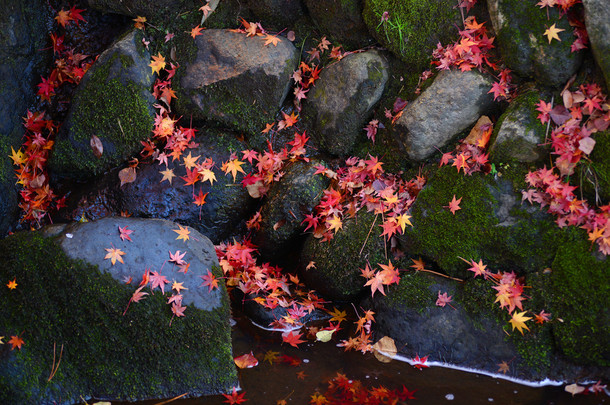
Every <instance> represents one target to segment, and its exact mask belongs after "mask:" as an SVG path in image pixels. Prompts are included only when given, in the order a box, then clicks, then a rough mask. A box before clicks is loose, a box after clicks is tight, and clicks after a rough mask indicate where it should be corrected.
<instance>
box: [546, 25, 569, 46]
mask: <svg viewBox="0 0 610 405" xmlns="http://www.w3.org/2000/svg"><path fill="white" fill-rule="evenodd" d="M561 31H565V30H564V29H562V28H557V27H555V24H553V25H551V26H550V27H549V28H547V30H546V31H544V34H542V35H546V37H547V38H548V39H549V44H550V43H551V41H552V40H553V39H556V40H558V41H560V42H561V39H559V35H557V34H558V33H560V32H561Z"/></svg>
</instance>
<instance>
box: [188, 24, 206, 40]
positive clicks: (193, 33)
mask: <svg viewBox="0 0 610 405" xmlns="http://www.w3.org/2000/svg"><path fill="white" fill-rule="evenodd" d="M204 29H205V28H201V27H200V26H196V27H195V28H193V29H192V30H191V36H192V37H193V38H195V37H196V36H197V35H203V34H202V33H201V31H203V30H204Z"/></svg>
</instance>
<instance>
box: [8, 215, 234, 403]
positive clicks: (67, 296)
mask: <svg viewBox="0 0 610 405" xmlns="http://www.w3.org/2000/svg"><path fill="white" fill-rule="evenodd" d="M119 226H122V227H127V228H128V229H130V230H133V231H134V232H133V233H132V234H131V235H130V237H131V239H132V242H130V241H127V240H125V241H122V240H121V239H120V238H119V231H118V227H119ZM174 229H178V226H177V225H176V224H173V223H171V222H169V221H163V220H139V219H129V218H119V217H117V218H107V219H102V220H100V221H96V222H89V223H83V224H73V225H69V226H67V227H65V228H63V229H62V227H58V226H55V227H54V230H49V231H48V233H51V232H53V231H55V232H57V231H59V234H58V235H57V236H56V237H55V238H43V236H42V234H41V233H40V232H37V233H34V232H21V233H18V234H16V235H14V236H12V237H9V238H6V239H4V240H2V241H1V242H0V256H1V258H2V262H3V263H5V265H4V266H2V269H0V275H1V277H2V279H8V278H9V277H11V279H12V278H15V279H16V280H17V283H18V286H17V290H16V292H18V294H10V296H7V297H5V299H4V302H3V306H2V309H1V311H2V317H1V319H0V329H2V330H3V331H7V332H8V333H11V334H14V335H20V336H22V337H23V339H24V345H23V346H22V347H21V349H20V350H13V351H10V350H7V351H4V352H3V355H2V357H3V360H2V363H3V367H2V370H0V401H1V402H2V403H3V404H23V403H40V404H51V403H56V402H62V403H75V402H79V401H82V400H89V399H90V398H93V397H94V398H104V399H107V400H111V401H112V402H114V401H136V400H143V399H151V398H172V397H175V396H177V395H181V394H183V393H185V392H188V393H189V395H192V396H198V395H208V394H217V393H219V392H223V391H224V392H227V391H229V390H230V389H231V387H232V386H234V385H236V384H237V383H238V381H237V373H236V370H235V366H234V364H233V358H232V354H231V344H230V342H231V334H230V326H229V316H230V311H229V306H228V297H227V293H226V289H225V287H224V284H222V283H221V284H220V286H219V288H218V289H215V290H213V291H212V292H208V288H207V287H205V286H204V287H202V286H201V279H200V278H199V277H198V276H200V275H203V274H207V272H208V270H210V271H212V272H213V273H214V274H215V275H216V276H217V277H220V276H221V274H220V273H221V272H220V269H219V267H217V265H218V261H217V258H216V255H215V252H214V247H213V245H212V244H211V242H210V241H209V240H208V239H207V238H205V237H204V236H203V235H201V234H199V233H198V232H196V231H195V230H193V229H190V239H189V240H188V241H183V240H177V239H176V236H177V234H176V233H175V232H173V230H174ZM105 248H109V249H110V248H117V249H121V250H122V251H123V252H125V255H124V256H122V257H123V261H124V263H120V262H118V261H117V262H116V264H115V265H114V266H113V265H111V263H110V260H104V257H105V254H106V253H107V252H106V251H105V250H104V249H105ZM176 250H181V251H186V252H187V254H186V256H185V257H184V260H186V261H187V262H189V263H190V264H191V266H190V270H189V271H188V273H186V274H184V273H181V272H178V271H177V269H176V268H175V267H174V268H172V267H173V266H172V264H171V263H166V261H167V259H168V258H169V256H168V251H172V252H174V251H176ZM64 251H65V253H64ZM96 266H97V267H96ZM146 268H149V269H150V270H151V271H158V272H159V273H160V274H162V275H164V276H166V277H167V279H168V280H169V283H170V284H168V285H166V286H165V294H163V293H160V292H159V290H158V289H155V291H154V292H153V291H151V290H150V287H145V288H144V290H143V291H144V292H147V293H149V295H146V296H145V297H144V298H143V299H142V300H140V301H139V302H131V304H130V305H129V308H128V309H127V310H126V308H127V306H128V304H129V302H130V299H131V297H132V294H133V293H134V291H135V290H136V287H137V285H138V283H139V281H140V280H141V279H142V275H143V273H144V271H145V269H146ZM124 276H131V277H133V279H134V281H133V282H132V283H131V285H129V286H128V285H125V284H124V281H123V277H124ZM173 280H175V281H177V282H182V283H183V285H184V287H186V288H188V290H186V289H185V290H182V294H183V295H184V301H183V305H184V304H186V305H187V307H186V309H185V310H184V315H185V316H184V317H181V318H177V317H175V316H172V311H171V308H170V306H169V305H168V304H167V300H168V297H169V295H171V294H170V292H169V291H168V290H170V289H171V283H172V281H173ZM54 347H55V350H54V349H53V348H54ZM54 359H55V360H54ZM58 359H61V365H60V366H58V369H57V372H56V373H55V375H54V376H52V379H51V380H52V383H51V384H49V383H48V382H47V374H49V373H51V371H50V369H51V367H50V365H53V364H55V365H56V366H57V364H58V363H59V362H58ZM41 365H45V367H44V368H41ZM46 365H49V369H47V367H46ZM43 370H44V371H43ZM42 374H44V378H40V377H41V375H42ZM160 382H163V383H160Z"/></svg>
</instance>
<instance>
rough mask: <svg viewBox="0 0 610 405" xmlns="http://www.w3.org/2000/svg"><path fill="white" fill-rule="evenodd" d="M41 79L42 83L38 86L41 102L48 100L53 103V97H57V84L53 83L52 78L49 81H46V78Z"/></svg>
mask: <svg viewBox="0 0 610 405" xmlns="http://www.w3.org/2000/svg"><path fill="white" fill-rule="evenodd" d="M40 78H41V79H42V83H39V84H38V87H39V89H38V93H36V94H38V95H39V96H40V99H41V100H43V101H44V100H46V101H49V102H50V101H51V96H54V95H55V87H57V85H56V83H55V82H53V81H51V78H50V77H49V78H48V79H45V78H44V77H42V76H40Z"/></svg>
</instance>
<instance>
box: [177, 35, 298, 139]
mask: <svg viewBox="0 0 610 405" xmlns="http://www.w3.org/2000/svg"><path fill="white" fill-rule="evenodd" d="M265 42H266V40H265V38H264V37H261V36H254V37H247V36H246V35H245V34H241V33H237V32H232V31H229V30H216V29H211V30H205V31H203V32H202V35H198V36H197V37H196V38H195V45H196V47H197V50H196V56H195V57H194V59H193V60H192V61H190V62H188V63H187V64H186V65H185V68H184V69H182V73H179V74H177V75H176V77H177V80H174V82H175V83H176V82H177V83H179V85H178V86H176V89H175V90H176V93H177V95H178V99H177V102H176V112H177V113H178V114H181V115H184V116H192V117H193V119H199V120H206V121H211V122H216V123H219V124H222V125H224V126H228V127H229V128H232V129H234V130H238V131H244V132H246V133H248V134H257V133H259V132H260V131H261V129H262V128H264V127H265V123H267V122H272V121H274V120H275V115H276V114H277V113H278V111H279V109H280V106H281V105H282V103H283V101H284V99H285V98H286V95H287V94H288V90H289V87H290V76H291V75H292V73H293V72H294V69H295V68H296V65H297V61H298V52H297V50H296V48H295V47H294V45H292V43H291V42H290V41H288V40H287V39H286V38H283V37H278V43H277V45H276V46H274V45H272V44H270V43H269V44H267V45H265Z"/></svg>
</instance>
